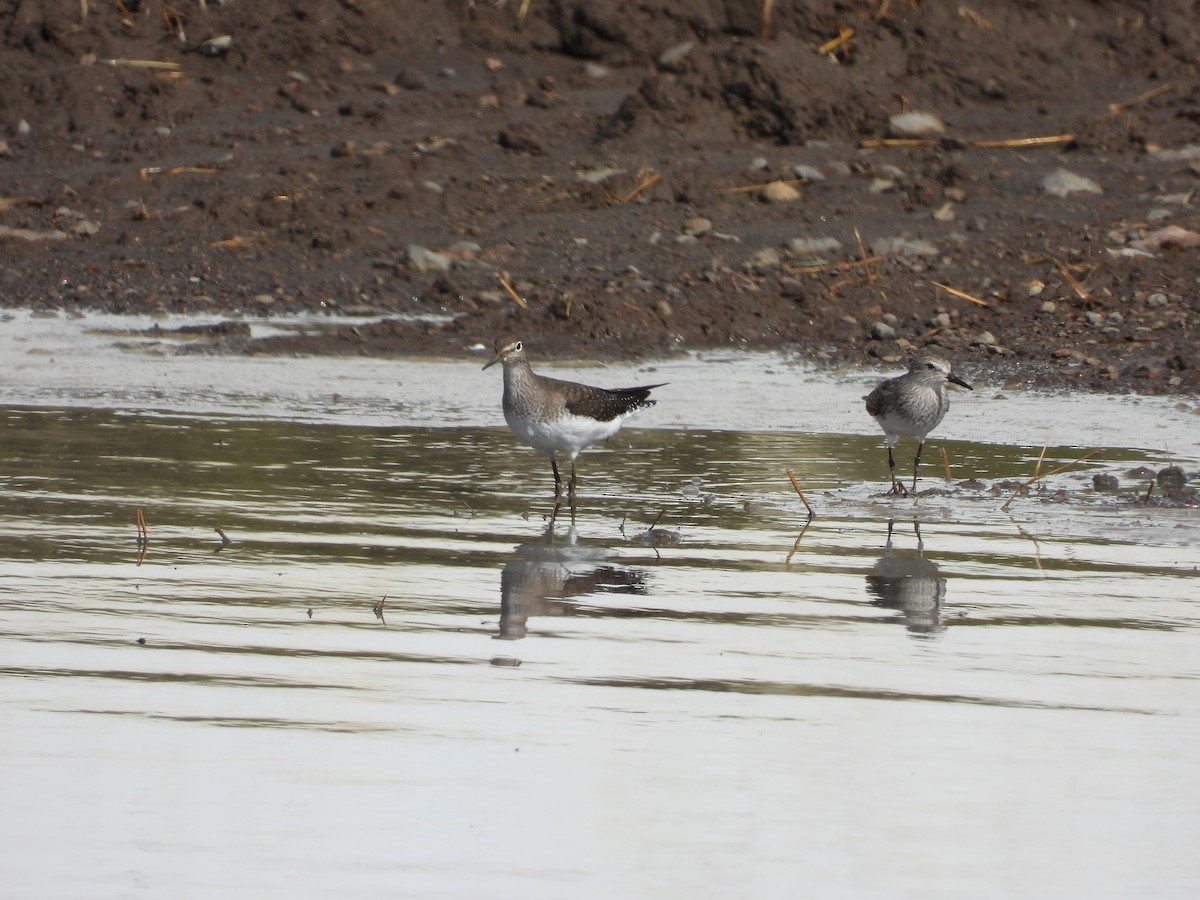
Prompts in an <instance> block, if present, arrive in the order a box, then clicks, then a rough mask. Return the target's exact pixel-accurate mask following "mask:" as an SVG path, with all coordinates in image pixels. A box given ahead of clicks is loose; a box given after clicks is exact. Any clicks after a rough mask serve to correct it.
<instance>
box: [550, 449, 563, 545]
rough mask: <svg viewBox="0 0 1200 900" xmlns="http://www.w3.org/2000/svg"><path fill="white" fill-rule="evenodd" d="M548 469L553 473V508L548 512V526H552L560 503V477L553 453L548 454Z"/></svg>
mask: <svg viewBox="0 0 1200 900" xmlns="http://www.w3.org/2000/svg"><path fill="white" fill-rule="evenodd" d="M550 470H551V471H552V472H553V473H554V510H553V511H552V512H551V513H550V527H551V528H553V527H554V520H555V519H556V518H557V517H558V507H559V506H560V505H561V504H562V478H560V477H559V474H558V463H556V462H555V461H554V454H553V453H552V454H550Z"/></svg>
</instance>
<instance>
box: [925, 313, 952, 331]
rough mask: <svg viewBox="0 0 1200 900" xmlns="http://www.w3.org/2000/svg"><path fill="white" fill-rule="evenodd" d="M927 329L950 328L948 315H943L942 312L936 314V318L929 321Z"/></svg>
mask: <svg viewBox="0 0 1200 900" xmlns="http://www.w3.org/2000/svg"><path fill="white" fill-rule="evenodd" d="M929 327H930V328H949V327H950V313H944V312H941V313H938V314H937V315H936V316H934V317H933V318H932V319H930V320H929Z"/></svg>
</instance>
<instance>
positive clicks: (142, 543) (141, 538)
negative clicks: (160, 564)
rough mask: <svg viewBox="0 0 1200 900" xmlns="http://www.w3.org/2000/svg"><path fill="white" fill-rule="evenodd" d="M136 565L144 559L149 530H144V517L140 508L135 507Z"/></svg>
mask: <svg viewBox="0 0 1200 900" xmlns="http://www.w3.org/2000/svg"><path fill="white" fill-rule="evenodd" d="M136 521H137V546H138V555H137V565H139V566H140V565H141V564H142V563H143V562H145V560H146V549H147V548H148V547H149V546H150V532H149V531H147V530H146V517H145V516H143V515H142V508H141V507H140V506H139V507H138V508H137V515H136Z"/></svg>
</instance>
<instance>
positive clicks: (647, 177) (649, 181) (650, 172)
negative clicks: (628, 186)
mask: <svg viewBox="0 0 1200 900" xmlns="http://www.w3.org/2000/svg"><path fill="white" fill-rule="evenodd" d="M638 176H639V177H640V178H641V181H639V182H638V186H637V187H635V188H634V189H633V190H632V191H630V192H629V193H628V194H626V195H625V196H624V197H621V198H620V201H621V202H622V203H628V202H629V201H630V200H632V199H633V198H634V197H636V196H637V195H638V194H640V193H641V192H642V191H644V190H647V189H649V188H651V187H653V186H654V185H656V184H658V183H659V182H660V181H662V173H661V172H657V171H655V170H654V169H643V170H642V171H640V172H639V173H638Z"/></svg>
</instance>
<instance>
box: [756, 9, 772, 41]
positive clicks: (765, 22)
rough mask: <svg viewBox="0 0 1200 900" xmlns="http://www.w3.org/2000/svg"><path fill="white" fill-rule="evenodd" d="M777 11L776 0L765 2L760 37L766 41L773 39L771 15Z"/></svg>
mask: <svg viewBox="0 0 1200 900" xmlns="http://www.w3.org/2000/svg"><path fill="white" fill-rule="evenodd" d="M774 9H775V0H763V5H762V29H761V32H760V34H759V36H760V37H761V38H762V39H763V40H764V41H766V40H768V39H770V37H771V13H772V12H773V11H774Z"/></svg>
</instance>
